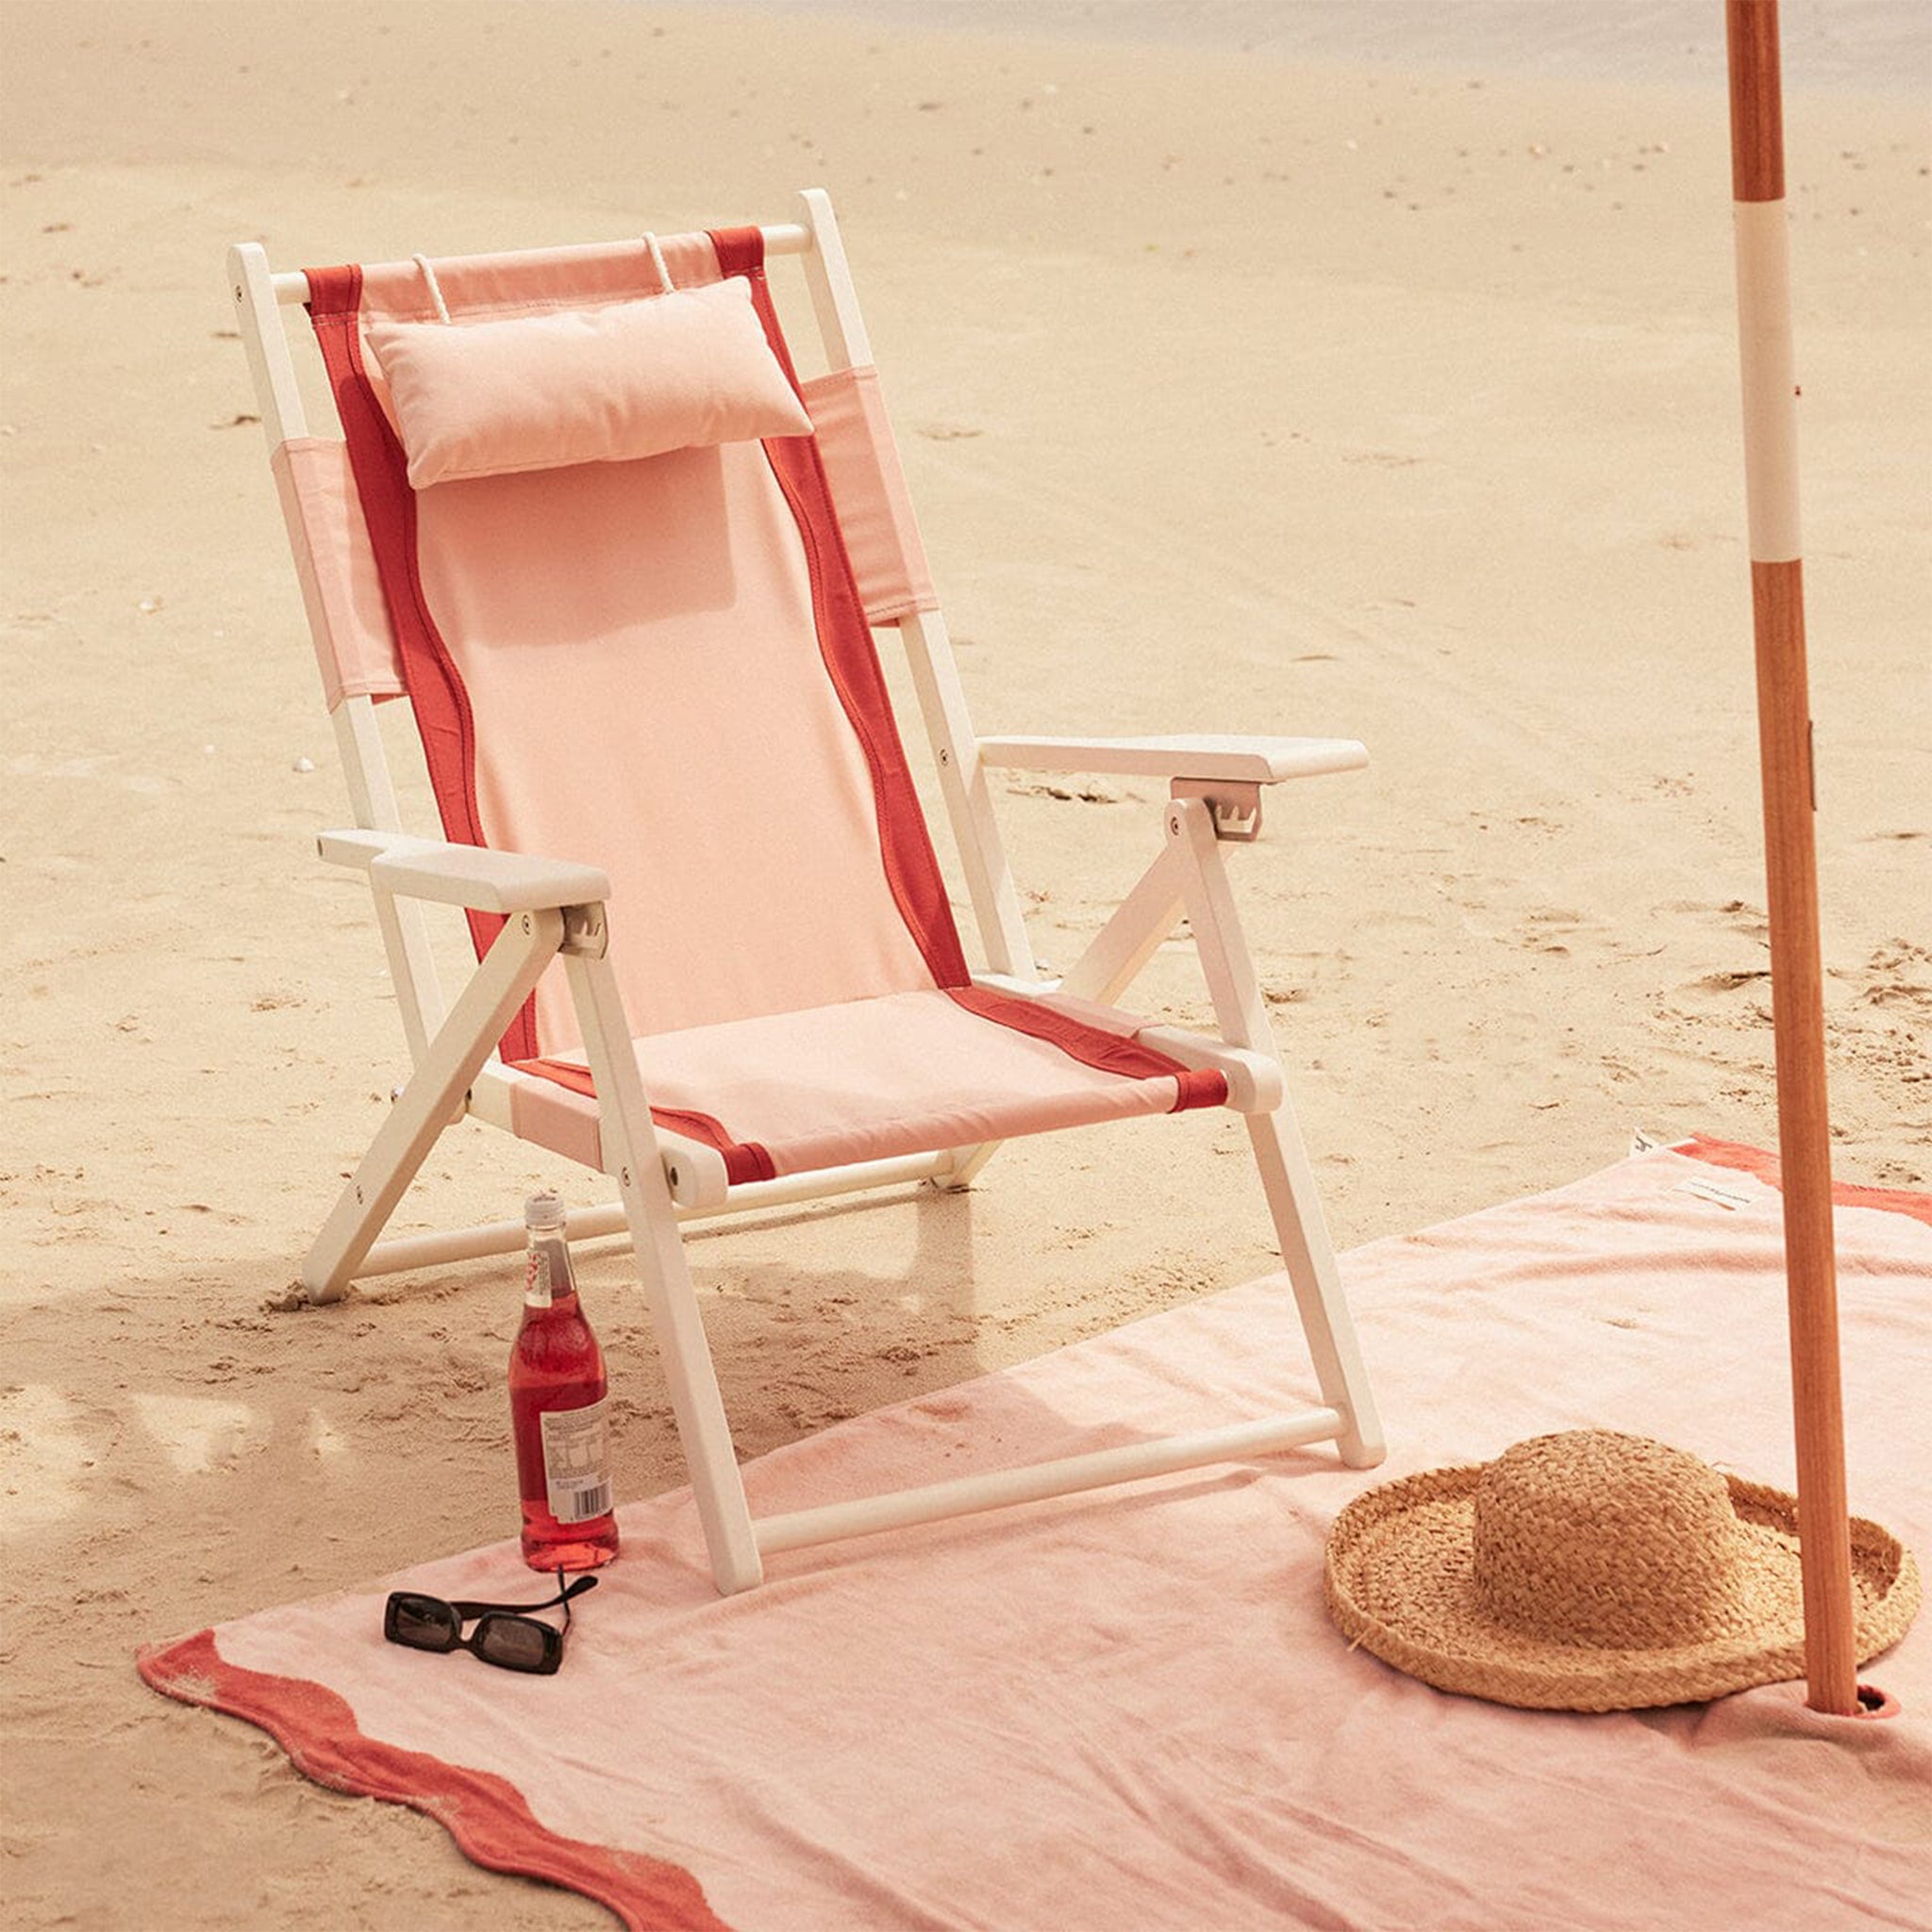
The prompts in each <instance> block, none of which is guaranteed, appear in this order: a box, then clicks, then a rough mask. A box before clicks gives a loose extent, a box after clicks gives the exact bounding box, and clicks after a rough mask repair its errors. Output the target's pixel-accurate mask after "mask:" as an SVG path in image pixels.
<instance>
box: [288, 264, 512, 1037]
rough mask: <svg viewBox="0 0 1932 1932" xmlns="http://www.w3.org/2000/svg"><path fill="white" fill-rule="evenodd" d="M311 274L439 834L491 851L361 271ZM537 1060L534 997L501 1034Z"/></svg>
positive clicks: (464, 697) (312, 297)
mask: <svg viewBox="0 0 1932 1932" xmlns="http://www.w3.org/2000/svg"><path fill="white" fill-rule="evenodd" d="M361 308H362V271H361V269H360V268H359V267H358V266H357V265H356V264H354V263H353V262H352V263H350V264H348V265H347V266H346V267H342V268H319V269H310V270H308V318H309V321H310V322H311V323H312V324H313V325H314V327H315V340H316V342H317V345H318V346H319V347H320V348H321V350H322V359H323V362H324V364H325V367H326V368H327V371H328V377H329V383H330V386H331V388H332V389H333V391H334V392H335V403H336V414H337V416H338V417H339V418H340V419H341V425H342V435H343V438H344V439H345V441H347V443H348V448H349V467H350V469H351V470H352V471H353V472H354V474H355V477H356V493H357V495H358V497H359V498H360V500H361V504H362V517H363V521H364V523H365V524H366V525H368V528H369V542H370V548H371V550H372V551H373V552H374V554H375V568H376V574H377V575H378V576H379V577H380V578H381V580H382V594H383V601H384V603H385V604H387V605H388V607H389V616H390V624H391V628H392V629H393V630H394V632H395V639H396V656H397V659H398V661H399V662H400V663H401V665H402V669H403V684H404V687H405V689H406V690H407V691H408V695H409V704H410V708H411V709H413V711H414V712H415V714H416V729H417V732H418V734H419V735H420V736H421V738H422V741H423V758H424V762H425V764H426V765H427V767H428V769H429V782H430V786H431V788H432V790H433V791H435V793H436V808H437V812H438V815H439V816H440V817H441V821H442V829H443V834H444V836H445V837H446V838H448V839H450V840H451V841H454V842H455V843H457V844H459V845H487V844H488V843H489V841H488V840H487V839H485V838H484V836H483V824H482V815H481V813H480V812H479V811H478V809H477V806H476V727H475V720H474V719H473V717H472V716H471V713H470V700H469V694H468V693H467V692H466V691H464V689H463V681H462V678H461V676H460V675H458V671H457V668H456V664H455V661H454V660H453V659H452V658H451V657H450V654H449V647H448V645H447V644H445V643H444V642H443V640H442V634H441V632H440V631H439V630H438V629H437V627H436V620H435V619H434V618H433V617H431V616H430V614H429V606H428V604H427V602H426V601H425V598H424V595H423V579H422V575H421V573H420V571H419V570H418V567H417V560H416V493H415V491H412V490H411V489H410V488H409V478H408V465H407V461H406V458H405V457H404V454H403V446H402V444H401V443H400V442H399V441H397V439H396V433H395V431H394V430H393V429H392V428H391V426H390V421H389V418H388V417H387V416H385V415H384V414H383V412H382V407H381V405H380V404H379V403H377V401H376V399H375V388H374V386H373V385H372V384H371V382H370V380H369V372H368V370H367V369H366V368H365V367H364V365H363V361H362V332H361V327H360V321H361ZM466 916H467V917H468V919H469V922H470V938H471V940H472V941H473V942H474V943H475V948H476V957H477V958H479V959H480V958H482V957H483V956H484V954H485V953H487V952H488V951H489V950H490V946H491V941H493V940H494V939H495V938H496V935H497V934H498V933H499V932H500V931H501V930H502V929H503V924H504V922H503V916H502V915H501V914H500V913H494V912H475V911H472V912H470V913H468V914H467V915H466ZM536 1051H537V1019H536V1003H535V996H534V995H533V996H532V997H531V998H530V999H528V1000H526V1001H525V1003H524V1005H523V1007H522V1008H521V1009H520V1010H519V1011H518V1013H517V1015H516V1017H515V1018H514V1019H513V1020H511V1022H510V1023H509V1025H508V1028H507V1029H506V1031H505V1033H504V1036H503V1054H504V1058H506V1059H513V1058H516V1057H518V1056H519V1055H528V1054H534V1053H535V1052H536Z"/></svg>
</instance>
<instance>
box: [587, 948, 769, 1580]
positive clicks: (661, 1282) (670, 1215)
mask: <svg viewBox="0 0 1932 1932" xmlns="http://www.w3.org/2000/svg"><path fill="white" fill-rule="evenodd" d="M600 925H601V922H600ZM603 946H604V935H603V934H602V933H601V932H600V933H599V934H597V935H596V936H595V938H594V939H593V940H590V941H586V943H585V944H584V945H583V946H582V947H580V948H579V947H577V946H575V945H572V946H567V947H566V949H565V954H564V959H565V968H566V971H567V972H568V973H569V974H570V985H571V994H572V997H573V998H574V999H575V1002H576V1010H577V1020H578V1024H580V1025H581V1026H582V1028H583V1034H584V1047H585V1053H586V1057H587V1058H588V1059H589V1061H590V1066H591V1084H592V1086H593V1087H594V1088H595V1089H596V1092H597V1116H598V1124H599V1132H600V1133H601V1135H602V1137H603V1145H604V1163H605V1167H606V1169H607V1170H608V1169H610V1168H612V1167H615V1168H616V1169H617V1183H618V1187H619V1189H620V1190H621V1191H622V1192H623V1195H624V1208H625V1216H626V1218H627V1219H628V1221H629V1223H630V1241H631V1251H632V1253H633V1254H634V1255H635V1256H636V1257H637V1264H638V1275H639V1278H640V1280H641V1282H642V1283H643V1290H644V1303H645V1306H646V1307H647V1308H648V1309H649V1311H650V1316H651V1326H652V1329H653V1331H654V1332H655V1333H656V1335H657V1338H658V1352H659V1354H660V1355H661V1356H662V1357H663V1362H664V1376H665V1380H666V1382H667V1384H668V1385H669V1391H670V1395H671V1412H672V1414H673V1415H674V1416H675V1418H676V1421H677V1434H678V1440H679V1441H681V1442H682V1443H683V1445H684V1456H685V1462H686V1465H687V1466H688V1468H689V1470H690V1472H691V1494H692V1497H693V1500H694V1501H695V1502H696V1504H697V1511H698V1522H699V1524H701V1525H702V1527H703V1529H704V1533H705V1546H706V1548H707V1550H708V1552H709V1555H710V1558H711V1574H712V1576H713V1577H714V1578H715V1580H716V1582H717V1585H718V1588H719V1590H720V1591H722V1592H724V1594H725V1595H727V1596H728V1595H731V1594H732V1593H734V1592H735V1591H741V1590H750V1589H751V1588H753V1587H754V1586H755V1585H756V1584H758V1583H759V1582H760V1581H762V1580H763V1576H764V1566H763V1563H762V1561H761V1559H760V1557H759V1556H758V1539H757V1537H756V1535H755V1534H754V1532H753V1530H752V1522H751V1507H750V1505H749V1504H748V1503H747V1501H746V1500H745V1493H744V1479H743V1477H742V1476H741V1475H740V1474H739V1471H738V1456H737V1452H736V1451H735V1450H734V1448H733V1447H732V1443H731V1426H730V1424H729V1423H728V1422H727V1421H726V1420H725V1415H724V1398H723V1396H721V1395H720V1393H719V1391H718V1375H717V1371H716V1370H715V1368H714V1367H713V1366H712V1362H711V1349H710V1344H709V1342H708V1341H707V1340H706V1338H705V1324H704V1316H703V1314H702V1313H701V1312H700V1310H699V1308H698V1301H697V1293H696V1291H695V1290H694V1289H693V1288H692V1286H691V1270H690V1268H689V1266H688V1265H687V1263H686V1261H685V1256H684V1241H683V1238H682V1236H681V1235H680V1234H679V1233H678V1227H677V1213H676V1209H675V1207H674V1206H673V1204H672V1200H671V1189H670V1186H669V1184H668V1183H667V1182H666V1180H665V1178H664V1164H663V1161H662V1159H661V1158H659V1155H658V1136H657V1131H656V1129H655V1128H654V1127H653V1125H652V1124H651V1109H650V1105H649V1103H648V1101H647V1100H646V1098H645V1095H644V1086H643V1081H642V1079H641V1076H640V1075H639V1073H638V1063H637V1056H636V1054H635V1053H634V1052H633V1050H632V1048H631V1043H630V1034H629V1030H628V1028H627V1027H626V1025H625V1017H624V1002H623V999H622V997H621V996H620V994H619V992H618V990H617V980H616V977H615V975H614V974H612V972H611V970H610V966H609V962H608V960H607V959H606V958H604V956H603Z"/></svg>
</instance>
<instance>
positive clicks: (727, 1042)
mask: <svg viewBox="0 0 1932 1932" xmlns="http://www.w3.org/2000/svg"><path fill="white" fill-rule="evenodd" d="M995 1011H997V1012H999V1013H1000V1015H1001V1018H999V1019H994V1018H991V1017H990V1016H991V1014H992V1013H993V1012H995ZM1143 1024H1144V1023H1142V1022H1141V1021H1139V1020H1136V1019H1134V1018H1133V1017H1132V1016H1130V1015H1128V1014H1125V1013H1115V1012H1112V1011H1110V1010H1108V1009H1103V1008H1093V1007H1087V1008H1084V1009H1083V1010H1082V1011H1081V1012H1079V1013H1077V1014H1076V1013H1074V1011H1072V1010H1071V1008H1070V1007H1069V1006H1067V1005H1065V1004H1059V1003H1056V1002H1054V1001H1051V1000H1038V1001H1023V1000H1020V999H1016V998H1014V997H1013V996H1012V995H1010V994H1001V993H997V992H991V991H986V990H984V989H978V988H975V989H973V990H971V991H966V992H964V993H959V994H952V995H949V994H947V993H944V992H939V991H933V992H903V993H888V994H885V995H883V996H882V997H880V998H877V999H871V1000H855V1001H850V1002H847V1003H845V1004H843V1005H841V1006H836V1007H815V1008H810V1009H809V1010H808V1011H805V1012H792V1013H772V1014H766V1015H763V1016H761V1017H759V1018H758V1019H752V1020H727V1021H724V1022H722V1023H720V1024H715V1025H710V1026H693V1027H689V1028H686V1029H685V1030H683V1031H681V1032H677V1033H660V1034H656V1035H653V1036H650V1037H647V1038H644V1039H641V1040H636V1041H632V1042H631V1044H632V1048H633V1050H634V1051H635V1052H636V1054H637V1057H638V1066H639V1070H640V1072H641V1074H642V1075H643V1081H644V1091H646V1092H647V1093H648V1094H649V1095H650V1096H651V1112H652V1114H653V1116H654V1117H655V1118H656V1119H657V1120H658V1123H659V1124H661V1125H663V1126H665V1127H668V1128H670V1129H671V1130H672V1131H673V1132H674V1133H679V1134H683V1135H685V1136H687V1137H688V1138H690V1139H692V1140H698V1141H705V1142H706V1143H707V1144H708V1145H709V1146H712V1147H715V1148H716V1149H717V1150H718V1151H719V1152H720V1153H721V1154H723V1155H724V1163H725V1171H726V1173H727V1174H729V1176H730V1178H731V1179H732V1180H733V1181H734V1182H741V1181H748V1180H770V1179H773V1178H774V1176H776V1175H778V1174H802V1173H807V1172H809V1171H812V1170H815V1169H822V1168H829V1167H838V1166H841V1165H844V1164H846V1163H848V1162H852V1161H860V1160H877V1159H885V1158H891V1157H892V1156H895V1155H902V1154H924V1153H930V1152H934V1151H937V1150H939V1149H942V1148H949V1147H970V1146H975V1145H978V1144H980V1143H981V1142H984V1141H1003V1140H1007V1139H1009V1138H1011V1137H1014V1136H1017V1135H1022V1134H1037V1133H1043V1132H1047V1131H1049V1130H1051V1129H1053V1128H1056V1127H1074V1126H1087V1125H1091V1124H1094V1123H1097V1122H1100V1121H1110V1120H1126V1119H1129V1118H1131V1117H1133V1116H1136V1115H1140V1114H1153V1113H1176V1112H1179V1111H1181V1110H1182V1109H1183V1108H1194V1107H1218V1106H1220V1105H1221V1104H1222V1103H1223V1102H1224V1100H1225V1099H1226V1097H1227V1081H1226V1078H1225V1076H1224V1074H1220V1073H1218V1072H1216V1071H1214V1070H1212V1069H1207V1068H1187V1067H1183V1066H1181V1065H1179V1064H1178V1063H1177V1062H1175V1061H1174V1060H1173V1059H1171V1058H1169V1057H1168V1056H1167V1055H1165V1054H1162V1053H1159V1052H1158V1051H1156V1050H1155V1049H1153V1048H1151V1047H1147V1046H1143V1045H1141V1044H1140V1043H1139V1041H1138V1040H1137V1037H1136V1036H1137V1035H1138V1034H1139V1032H1140V1031H1141V1027H1142V1025H1143ZM1021 1027H1024V1028H1026V1029H1028V1030H1025V1031H1021V1030H1018V1029H1020V1028H1021ZM514 1064H516V1066H517V1067H518V1069H519V1071H523V1072H527V1073H532V1074H541V1076H542V1083H541V1084H539V1083H538V1082H536V1081H531V1082H527V1083H525V1084H524V1085H522V1086H520V1087H519V1088H518V1089H517V1090H516V1091H515V1093H514V1094H513V1096H512V1100H511V1119H512V1124H513V1125H514V1127H515V1129H516V1131H517V1133H518V1134H520V1135H522V1136H523V1137H524V1138H525V1140H529V1141H537V1142H538V1143H540V1144H541V1145H542V1146H546V1147H548V1148H550V1149H551V1150H552V1151H553V1152H555V1153H559V1154H566V1155H569V1156H570V1157H572V1158H575V1159H578V1160H582V1161H585V1162H587V1163H588V1164H589V1165H591V1166H593V1167H595V1166H601V1165H603V1164H604V1150H603V1147H602V1144H601V1141H600V1138H599V1136H598V1132H597V1110H596V1102H595V1100H594V1098H593V1097H592V1088H591V1075H590V1074H589V1072H588V1071H587V1069H586V1068H585V1065H584V1058H583V1056H582V1054H581V1053H577V1054H569V1055H558V1056H557V1057H555V1058H541V1059H531V1060H524V1061H518V1062H515V1063H514Z"/></svg>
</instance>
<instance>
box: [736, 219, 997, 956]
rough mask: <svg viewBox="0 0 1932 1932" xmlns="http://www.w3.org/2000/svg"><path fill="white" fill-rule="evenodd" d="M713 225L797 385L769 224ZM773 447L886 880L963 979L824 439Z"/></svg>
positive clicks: (909, 925)
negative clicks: (855, 747)
mask: <svg viewBox="0 0 1932 1932" xmlns="http://www.w3.org/2000/svg"><path fill="white" fill-rule="evenodd" d="M708 233H709V236H710V241H711V245H712V247H713V248H715V249H716V250H717V253H718V266H719V267H720V268H721V269H722V270H723V271H724V273H725V274H726V275H742V276H743V277H744V279H745V281H746V282H747V283H748V284H749V285H750V287H751V296H752V304H753V306H754V307H755V308H757V310H758V319H759V321H761V322H762V323H763V324H764V327H765V339H766V341H769V342H770V343H771V345H772V353H773V354H774V356H775V357H777V358H778V363H779V366H780V367H781V368H782V369H783V370H784V371H785V375H786V377H787V379H788V380H789V381H790V382H791V386H792V388H793V389H797V388H798V375H797V373H796V371H795V370H794V369H793V368H792V365H791V352H790V351H789V349H788V348H787V347H786V343H785V333H784V330H783V329H782V328H781V327H780V326H779V325H778V315H777V311H776V310H775V309H774V308H773V306H772V295H771V291H770V289H769V288H768V287H767V285H766V282H765V268H764V262H765V238H764V235H763V233H762V232H761V231H760V230H759V229H758V228H714V229H710V230H708ZM800 400H801V401H802V400H803V393H802V392H801V396H800ZM764 449H765V456H766V458H768V460H769V461H770V463H771V465H772V474H773V475H774V476H775V477H776V478H777V480H778V487H779V489H780V490H781V491H783V492H784V495H785V501H786V503H787V504H788V505H789V506H790V508H791V515H792V519H793V521H794V522H795V523H796V524H797V525H798V536H799V541H800V542H801V543H802V544H803V545H804V549H805V558H806V565H807V568H808V571H809V573H810V575H811V603H812V615H813V619H814V621H815V623H816V625H817V628H818V641H819V654H820V656H821V657H822V658H824V666H825V672H826V675H828V676H829V677H830V678H831V680H832V688H833V689H834V690H835V691H837V692H838V694H839V702H840V704H841V706H842V707H843V708H844V711H845V715H846V717H847V719H848V720H850V722H851V724H852V729H853V731H854V733H855V734H856V735H857V736H858V741H859V744H860V746H861V747H862V748H863V750H864V752H865V758H866V763H867V765H868V766H869V767H870V768H871V772H872V787H873V802H874V808H875V810H876V812H877V815H878V825H879V854H880V858H881V860H882V861H883V863H884V866H885V873H886V882H887V884H888V885H889V886H890V887H891V893H892V899H893V902H894V903H895V904H896V905H897V906H898V908H899V916H900V917H901V918H902V919H903V920H905V922H906V929H907V930H908V932H909V933H910V934H911V935H912V939H913V942H914V943H915V944H916V945H917V946H918V948H919V951H920V954H921V957H922V958H924V960H925V964H926V970H927V971H928V972H929V973H930V974H932V976H933V979H934V981H935V983H936V984H938V985H939V986H941V987H943V988H945V989H947V990H948V991H950V990H951V989H953V988H955V987H963V986H965V985H966V984H968V982H969V980H970V978H971V974H969V972H968V970H967V966H966V954H965V951H964V949H963V948H962V947H961V945H960V943H959V932H958V926H957V925H956V924H954V922H953V908H952V907H951V905H950V904H949V903H948V902H947V899H946V887H945V881H944V879H943V878H942V877H941V874H940V866H939V859H938V858H937V857H936V856H935V854H934V852H933V848H932V839H931V835H930V834H929V833H928V832H927V830H926V825H925V813H924V811H923V810H922V809H921V808H920V803H919V793H918V791H917V788H916V787H915V786H914V784H913V782H912V772H911V768H910V767H909V766H908V764H907V762H906V750H905V746H904V745H903V744H902V743H901V741H900V738H899V730H898V726H897V724H895V723H894V722H893V718H892V701H891V694H890V693H889V692H888V691H887V690H886V681H885V676H884V674H883V673H882V672H881V671H880V669H879V660H878V653H877V652H876V651H875V650H874V648H873V641H872V627H871V625H868V624H867V622H866V617H865V608H864V606H863V604H862V603H861V602H860V599H859V595H858V583H857V581H856V579H855V578H854V576H853V574H852V560H851V558H849V557H848V556H847V554H846V550H845V539H844V536H843V534H842V533H841V530H840V528H839V518H838V513H837V511H836V510H835V509H834V508H833V507H832V495H831V487H830V485H829V484H828V483H827V482H826V480H825V466H824V460H823V458H821V457H820V455H819V446H818V441H817V440H816V438H813V437H809V436H785V437H774V438H772V439H771V440H770V441H767V442H766V443H765V445H764Z"/></svg>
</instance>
